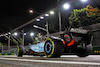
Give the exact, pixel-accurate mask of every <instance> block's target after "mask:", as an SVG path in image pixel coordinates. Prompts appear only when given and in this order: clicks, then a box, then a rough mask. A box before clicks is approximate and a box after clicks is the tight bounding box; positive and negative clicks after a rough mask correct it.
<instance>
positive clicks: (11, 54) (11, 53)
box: [0, 53, 15, 55]
mask: <svg viewBox="0 0 100 67" xmlns="http://www.w3.org/2000/svg"><path fill="white" fill-rule="evenodd" d="M0 55H15V53H0Z"/></svg>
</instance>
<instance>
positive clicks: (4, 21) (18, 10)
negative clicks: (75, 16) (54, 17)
mask: <svg viewBox="0 0 100 67" xmlns="http://www.w3.org/2000/svg"><path fill="white" fill-rule="evenodd" d="M67 1H73V0H60V5H62V4H63V3H65V2H67ZM92 1H95V2H92ZM88 4H92V5H93V6H94V7H99V8H100V0H89V2H88V3H85V4H82V3H77V5H75V3H73V4H72V6H71V8H70V9H69V10H67V11H62V15H66V16H67V17H68V16H69V15H67V14H70V12H71V11H72V10H73V9H76V8H83V7H85V6H86V5H88ZM80 5H81V6H80ZM55 7H57V0H1V1H0V34H1V33H6V32H9V31H11V30H13V29H14V28H16V27H18V26H20V25H22V24H24V23H26V22H28V21H29V20H31V19H33V18H35V17H37V16H39V14H33V15H30V14H29V13H28V10H29V9H30V8H31V9H33V10H34V11H35V12H39V13H44V12H46V11H48V10H50V9H52V8H55ZM64 12H66V14H65V13H64ZM63 13H64V14H63ZM67 17H66V18H67ZM66 22H67V21H66Z"/></svg>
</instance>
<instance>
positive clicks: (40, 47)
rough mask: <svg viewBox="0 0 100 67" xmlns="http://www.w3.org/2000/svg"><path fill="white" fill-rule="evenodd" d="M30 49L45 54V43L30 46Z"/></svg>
mask: <svg viewBox="0 0 100 67" xmlns="http://www.w3.org/2000/svg"><path fill="white" fill-rule="evenodd" d="M29 49H31V50H32V51H34V52H44V42H40V43H37V44H35V45H30V47H29Z"/></svg>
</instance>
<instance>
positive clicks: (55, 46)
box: [44, 38, 64, 58]
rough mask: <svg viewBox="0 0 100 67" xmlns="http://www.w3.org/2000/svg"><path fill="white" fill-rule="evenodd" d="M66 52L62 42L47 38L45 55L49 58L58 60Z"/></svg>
mask: <svg viewBox="0 0 100 67" xmlns="http://www.w3.org/2000/svg"><path fill="white" fill-rule="evenodd" d="M63 51H64V47H63V44H62V41H61V40H60V39H55V38H47V39H46V42H45V45H44V54H45V56H47V57H49V58H57V57H60V56H61V53H62V52H63Z"/></svg>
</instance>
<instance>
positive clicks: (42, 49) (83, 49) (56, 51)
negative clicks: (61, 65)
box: [17, 28, 93, 58]
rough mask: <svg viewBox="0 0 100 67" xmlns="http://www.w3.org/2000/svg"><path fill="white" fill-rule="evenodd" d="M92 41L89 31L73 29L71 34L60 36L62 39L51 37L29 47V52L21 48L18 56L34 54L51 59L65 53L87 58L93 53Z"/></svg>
mask: <svg viewBox="0 0 100 67" xmlns="http://www.w3.org/2000/svg"><path fill="white" fill-rule="evenodd" d="M92 39H93V35H92V33H91V32H90V31H89V30H85V29H80V28H71V29H70V31H69V32H66V33H64V34H60V38H59V37H53V36H50V37H48V38H46V40H45V42H40V43H38V44H37V45H31V46H29V49H28V51H25V50H24V47H23V46H19V47H18V52H17V56H22V55H23V54H25V53H32V55H40V56H43V55H45V56H46V57H49V58H51V57H60V56H61V55H62V54H63V53H76V54H77V56H79V57H86V56H88V55H89V53H91V52H92Z"/></svg>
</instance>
